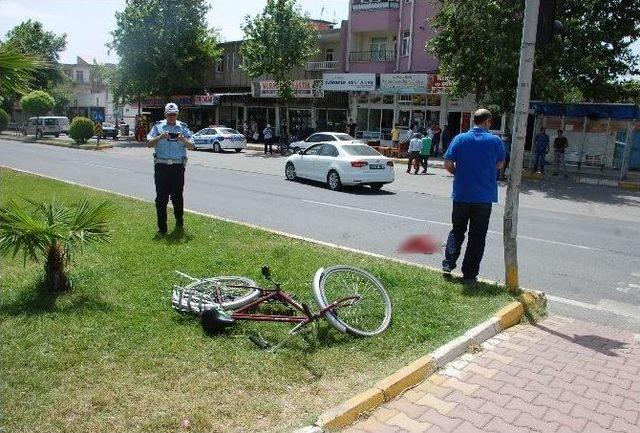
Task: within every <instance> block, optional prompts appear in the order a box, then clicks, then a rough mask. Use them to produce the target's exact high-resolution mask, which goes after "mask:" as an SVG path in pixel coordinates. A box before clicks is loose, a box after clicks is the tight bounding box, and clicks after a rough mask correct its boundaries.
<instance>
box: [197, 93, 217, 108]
mask: <svg viewBox="0 0 640 433" xmlns="http://www.w3.org/2000/svg"><path fill="white" fill-rule="evenodd" d="M193 103H194V104H195V105H212V106H216V105H220V95H195V96H194V97H193Z"/></svg>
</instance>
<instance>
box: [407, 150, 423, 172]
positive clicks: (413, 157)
mask: <svg viewBox="0 0 640 433" xmlns="http://www.w3.org/2000/svg"><path fill="white" fill-rule="evenodd" d="M415 160H420V152H417V151H411V152H409V164H408V165H407V173H409V172H410V171H411V169H412V168H413V162H414V161H415ZM415 172H416V173H417V172H418V170H417V169H416V170H415Z"/></svg>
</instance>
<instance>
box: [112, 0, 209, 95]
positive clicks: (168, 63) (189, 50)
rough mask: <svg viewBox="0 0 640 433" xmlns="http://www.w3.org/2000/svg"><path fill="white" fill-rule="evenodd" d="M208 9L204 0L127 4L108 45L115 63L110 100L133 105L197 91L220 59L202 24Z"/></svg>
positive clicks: (144, 0)
mask: <svg viewBox="0 0 640 433" xmlns="http://www.w3.org/2000/svg"><path fill="white" fill-rule="evenodd" d="M209 9H210V6H209V5H208V3H207V2H206V0H127V5H126V7H125V9H124V10H123V11H122V12H116V29H115V30H114V31H113V32H111V35H112V42H111V43H110V44H108V47H109V48H110V49H113V50H115V52H116V53H117V54H118V56H119V57H120V64H119V67H118V70H117V72H116V73H115V75H114V77H113V86H114V89H113V91H114V94H115V95H117V96H118V98H119V99H120V100H126V101H132V100H139V99H140V98H141V97H144V96H148V95H158V96H164V97H166V98H168V97H169V96H171V95H177V94H181V93H188V92H191V91H193V89H196V88H199V87H201V86H202V83H203V81H204V78H205V76H206V74H207V72H208V71H209V70H210V68H211V66H212V65H213V60H214V59H215V58H217V57H218V56H219V55H220V49H219V48H218V41H217V35H216V33H215V32H214V31H213V30H211V29H209V28H208V27H207V24H206V19H205V15H206V13H207V11H208V10H209ZM150 29H152V30H150Z"/></svg>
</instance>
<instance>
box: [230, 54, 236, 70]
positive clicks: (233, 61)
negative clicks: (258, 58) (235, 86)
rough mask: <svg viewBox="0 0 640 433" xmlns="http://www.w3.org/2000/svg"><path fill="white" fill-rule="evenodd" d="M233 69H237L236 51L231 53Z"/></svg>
mask: <svg viewBox="0 0 640 433" xmlns="http://www.w3.org/2000/svg"><path fill="white" fill-rule="evenodd" d="M231 70H232V71H235V70H236V53H235V52H233V53H231Z"/></svg>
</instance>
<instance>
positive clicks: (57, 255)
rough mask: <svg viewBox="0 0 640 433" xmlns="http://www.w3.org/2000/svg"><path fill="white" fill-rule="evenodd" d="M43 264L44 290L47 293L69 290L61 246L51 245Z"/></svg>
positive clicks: (55, 243)
mask: <svg viewBox="0 0 640 433" xmlns="http://www.w3.org/2000/svg"><path fill="white" fill-rule="evenodd" d="M45 253H46V259H45V263H44V272H45V288H46V290H47V292H49V293H59V292H66V291H67V290H69V289H70V288H71V285H70V284H69V278H68V276H67V273H66V271H65V263H64V261H65V259H64V251H63V249H62V245H60V243H58V242H54V243H52V244H51V245H50V246H49V247H48V248H47V250H46V252H45Z"/></svg>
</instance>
